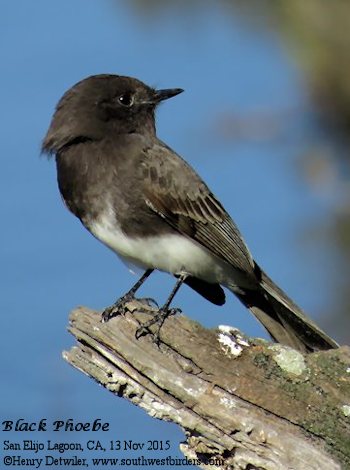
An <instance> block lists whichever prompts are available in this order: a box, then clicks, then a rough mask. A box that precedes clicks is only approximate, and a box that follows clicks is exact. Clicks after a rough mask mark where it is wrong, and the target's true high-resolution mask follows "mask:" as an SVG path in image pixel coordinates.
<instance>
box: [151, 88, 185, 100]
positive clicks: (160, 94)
mask: <svg viewBox="0 0 350 470" xmlns="http://www.w3.org/2000/svg"><path fill="white" fill-rule="evenodd" d="M183 91H184V90H183V89H182V88H166V89H165V90H156V91H155V93H154V102H155V103H160V102H161V101H163V100H168V99H169V98H172V97H173V96H176V95H178V94H180V93H182V92H183Z"/></svg>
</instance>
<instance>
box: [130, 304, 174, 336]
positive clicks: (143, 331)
mask: <svg viewBox="0 0 350 470" xmlns="http://www.w3.org/2000/svg"><path fill="white" fill-rule="evenodd" d="M177 313H181V309H179V308H161V309H159V311H158V312H157V313H156V314H155V315H153V317H152V318H151V319H150V320H148V321H147V322H145V323H142V324H141V325H140V326H139V328H138V329H137V330H136V333H135V337H136V339H139V338H141V336H145V335H148V334H150V335H151V336H152V340H153V342H154V343H156V344H158V345H159V342H160V338H159V332H160V329H161V327H162V326H163V324H164V322H165V320H166V319H167V318H168V317H169V316H170V315H176V314H177ZM153 325H157V329H156V331H155V332H154V333H153V332H152V331H151V330H150V329H149V328H150V327H151V326H153Z"/></svg>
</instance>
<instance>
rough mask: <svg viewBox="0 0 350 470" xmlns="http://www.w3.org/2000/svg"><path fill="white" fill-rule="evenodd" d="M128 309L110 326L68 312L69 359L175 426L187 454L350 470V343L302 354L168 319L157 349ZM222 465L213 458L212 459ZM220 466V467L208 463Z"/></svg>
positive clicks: (93, 316) (234, 465) (255, 464)
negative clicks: (73, 340) (71, 343)
mask: <svg viewBox="0 0 350 470" xmlns="http://www.w3.org/2000/svg"><path fill="white" fill-rule="evenodd" d="M128 307H129V309H130V312H132V313H127V314H126V315H125V316H123V315H120V316H118V317H116V318H114V319H112V320H111V321H110V322H109V323H108V324H102V323H100V314H99V313H98V312H94V311H91V310H89V309H87V308H79V309H76V310H74V311H73V312H72V314H71V317H70V327H69V330H70V332H71V333H72V334H73V335H74V336H75V337H76V339H77V341H78V344H77V346H74V347H73V348H72V349H71V350H70V351H69V352H64V358H65V359H66V360H67V361H68V362H69V363H70V364H72V365H73V366H74V367H76V368H78V369H79V370H81V371H83V372H84V373H86V374H87V375H89V376H91V377H93V378H94V379H95V380H97V381H98V382H99V383H100V384H102V385H103V386H104V387H106V388H107V389H108V390H110V391H111V392H113V393H114V394H116V395H117V396H120V397H124V398H127V399H128V400H130V401H131V402H132V403H134V404H136V405H138V406H140V407H142V408H143V409H145V410H146V411H147V412H148V413H149V414H150V415H151V416H154V417H156V418H160V419H163V420H167V421H173V422H175V423H177V424H179V425H180V426H181V427H182V428H183V429H184V431H185V434H186V443H183V444H181V445H180V448H181V450H182V452H183V453H184V454H185V455H186V456H187V457H188V458H191V459H199V460H200V461H201V464H200V466H201V467H202V468H209V467H208V466H206V465H205V464H206V463H207V462H208V459H214V458H217V459H219V460H220V462H221V465H220V466H216V467H215V468H222V469H246V468H250V469H268V470H275V469H293V470H299V469H300V470H307V469H315V470H316V469H317V470H323V469H324V470H332V469H341V468H344V469H346V468H350V348H349V347H342V348H339V349H338V350H332V351H326V352H320V353H314V354H309V355H307V356H303V355H302V354H300V353H298V352H296V351H293V350H291V349H289V348H286V347H283V346H280V345H276V344H272V343H268V342H265V341H263V340H254V339H249V340H247V339H245V338H243V337H242V335H241V333H239V332H238V331H237V330H235V329H233V328H231V329H230V328H229V327H225V328H224V327H221V328H220V329H218V330H216V331H212V330H206V329H204V328H203V327H202V326H201V325H199V324H198V323H196V322H193V321H191V320H189V319H188V318H186V317H185V316H182V315H181V316H176V317H171V318H169V319H168V320H167V321H166V322H165V324H164V326H163V327H162V330H161V334H160V336H161V343H160V345H159V346H157V345H156V344H154V343H153V342H152V338H151V336H150V335H148V336H144V337H142V338H140V339H139V340H137V339H136V338H135V331H136V328H137V327H138V326H139V323H140V322H143V321H145V320H147V319H148V318H149V316H148V315H147V314H145V313H140V312H138V311H137V310H138V308H139V304H138V303H137V302H136V301H135V302H132V303H130V304H129V305H128ZM216 463H217V462H216ZM212 468H214V467H212Z"/></svg>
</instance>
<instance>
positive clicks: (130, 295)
mask: <svg viewBox="0 0 350 470" xmlns="http://www.w3.org/2000/svg"><path fill="white" fill-rule="evenodd" d="M152 272H153V269H147V271H145V272H144V273H143V275H142V276H141V277H140V279H139V280H138V281H137V282H136V284H134V285H133V286H132V288H131V289H130V290H129V292H127V293H126V294H124V295H123V296H122V297H120V299H118V300H117V301H116V302H115V303H114V304H113V305H111V306H110V307H107V308H105V309H104V311H103V312H102V315H101V322H102V323H107V322H108V321H109V320H110V319H111V318H113V317H115V316H117V315H119V314H120V313H124V311H125V304H126V303H127V302H130V301H131V300H133V299H134V298H135V293H136V291H137V290H138V289H139V288H140V287H141V286H142V284H143V283H144V282H145V280H146V279H147V278H148V276H149V275H150V274H151V273H152ZM143 300H144V301H146V302H147V303H148V304H149V305H150V304H151V303H153V304H155V305H156V306H157V307H158V304H157V302H156V301H155V300H153V299H151V298H145V299H143Z"/></svg>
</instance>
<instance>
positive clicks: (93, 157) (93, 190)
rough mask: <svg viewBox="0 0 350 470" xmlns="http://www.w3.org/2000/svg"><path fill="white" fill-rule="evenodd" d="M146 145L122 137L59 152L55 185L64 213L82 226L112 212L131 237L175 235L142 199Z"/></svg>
mask: <svg viewBox="0 0 350 470" xmlns="http://www.w3.org/2000/svg"><path fill="white" fill-rule="evenodd" d="M145 147H147V141H146V142H145V141H144V139H139V138H137V136H134V137H133V136H127V137H126V138H125V139H120V138H119V139H118V140H117V141H116V139H105V140H101V141H86V142H81V143H77V144H74V145H71V146H69V147H67V148H64V149H62V151H60V152H59V153H58V154H57V156H56V164H57V179H58V186H59V189H60V192H61V195H62V198H63V200H64V202H65V204H66V206H67V207H68V209H69V210H70V211H71V212H72V213H73V214H74V215H76V216H77V217H78V218H79V219H80V220H81V221H82V222H83V223H84V225H85V226H87V227H88V228H89V225H90V224H91V223H92V222H94V220H96V219H97V218H98V217H99V216H100V215H101V214H104V213H106V212H108V213H109V214H111V213H113V214H114V216H115V218H116V220H117V223H118V225H119V226H120V228H121V229H122V230H123V232H124V233H125V234H126V235H129V236H131V237H138V236H154V235H160V234H162V233H173V232H174V230H173V228H171V227H170V226H169V225H168V224H167V223H166V222H165V221H164V220H163V219H162V218H161V217H159V216H158V215H157V214H156V213H155V212H154V211H152V210H151V209H150V208H149V206H148V205H147V203H146V200H145V197H144V179H145V178H144V173H143V171H142V162H143V160H144V158H145V152H144V151H143V149H144V148H145Z"/></svg>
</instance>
